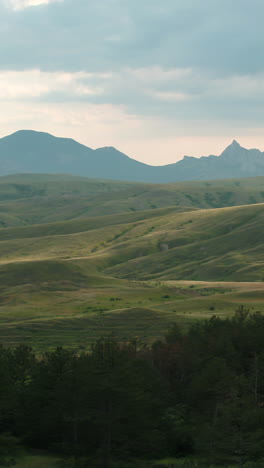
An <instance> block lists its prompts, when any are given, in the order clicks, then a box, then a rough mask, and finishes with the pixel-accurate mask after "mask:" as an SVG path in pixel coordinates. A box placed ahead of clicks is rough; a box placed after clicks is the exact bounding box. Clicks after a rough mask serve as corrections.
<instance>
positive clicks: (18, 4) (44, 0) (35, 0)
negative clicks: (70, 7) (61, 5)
mask: <svg viewBox="0 0 264 468" xmlns="http://www.w3.org/2000/svg"><path fill="white" fill-rule="evenodd" d="M62 1H63V0H6V5H7V6H10V7H11V8H12V9H13V10H24V9H25V8H28V7H34V6H39V5H48V4H49V3H53V2H62Z"/></svg>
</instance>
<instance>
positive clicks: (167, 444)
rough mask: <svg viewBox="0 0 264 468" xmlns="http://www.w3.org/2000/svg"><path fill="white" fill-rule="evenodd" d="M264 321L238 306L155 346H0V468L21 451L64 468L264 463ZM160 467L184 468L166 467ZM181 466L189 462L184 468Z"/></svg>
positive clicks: (110, 342)
mask: <svg viewBox="0 0 264 468" xmlns="http://www.w3.org/2000/svg"><path fill="white" fill-rule="evenodd" d="M263 343H264V317H263V316H262V315H261V314H260V313H254V314H250V313H249V312H248V311H247V310H245V309H244V308H243V307H241V308H239V309H238V310H237V312H236V313H235V315H234V316H233V317H232V318H230V319H225V320H221V319H219V318H216V317H212V318H210V319H209V320H207V321H201V322H199V323H196V324H194V325H192V326H191V328H190V329H189V330H188V331H186V333H183V332H181V330H180V328H179V327H178V326H177V324H175V325H174V326H173V327H172V328H171V329H170V330H169V331H168V333H167V334H166V336H165V337H164V339H163V340H162V341H158V342H155V343H154V344H153V345H152V346H147V345H145V344H144V343H142V342H140V341H139V340H137V339H135V340H134V341H131V342H120V341H118V340H117V339H116V338H115V337H114V336H110V337H107V338H105V337H104V338H102V339H100V340H98V341H97V342H96V344H95V345H94V346H93V347H92V349H91V351H90V352H84V353H82V354H75V353H74V352H73V351H70V350H68V349H63V348H58V349H56V350H55V351H52V352H48V353H46V354H44V355H43V356H36V355H35V354H34V352H33V351H32V350H31V349H30V348H28V347H26V346H19V347H17V348H16V349H8V348H4V347H2V348H1V349H0V379H1V387H0V430H1V435H0V450H1V452H0V453H1V461H0V464H1V465H0V466H11V465H12V463H15V459H16V446H17V445H18V446H19V445H23V446H24V447H28V448H30V449H40V450H43V451H48V452H49V453H55V454H57V455H58V456H59V457H60V459H61V463H60V466H61V467H69V468H72V467H74V468H77V467H80V468H85V467H103V468H110V467H120V468H121V467H122V468H125V467H136V466H138V467H145V466H159V465H154V462H155V460H160V459H163V458H168V457H171V458H173V459H174V460H176V462H175V463H177V459H185V460H186V465H183V466H190V467H191V466H193V467H209V466H210V467H211V466H218V465H219V466H221V467H222V466H246V467H262V466H264V443H263V440H264V345H263ZM160 466H178V465H177V464H175V465H174V464H173V465H169V464H164V465H160ZM181 466H182V465H181Z"/></svg>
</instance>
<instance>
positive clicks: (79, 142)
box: [0, 128, 261, 167]
mask: <svg viewBox="0 0 264 468" xmlns="http://www.w3.org/2000/svg"><path fill="white" fill-rule="evenodd" d="M22 132H25V133H27V132H28V133H30V132H32V133H43V134H46V135H49V136H52V137H54V138H58V139H69V140H74V141H75V142H76V143H78V144H81V145H83V146H86V147H87V148H90V149H92V150H94V151H95V150H99V149H104V148H113V149H115V150H116V151H119V152H120V153H123V154H124V155H125V156H128V157H129V158H130V159H134V160H135V161H138V162H142V163H143V164H146V165H148V166H157V167H158V166H166V165H170V164H176V163H177V162H179V161H182V160H183V159H184V158H185V157H191V158H192V157H193V158H196V159H200V158H203V157H205V158H206V157H209V156H216V157H219V156H221V154H222V153H223V152H224V151H225V150H226V149H227V148H228V147H229V146H232V145H233V144H234V143H235V144H237V145H238V146H240V148H243V149H246V150H248V151H249V150H259V151H261V150H260V149H259V148H257V147H256V146H255V147H249V148H246V147H245V146H244V145H241V144H240V142H239V141H238V140H237V139H234V138H233V139H232V141H229V143H228V144H227V146H225V147H224V148H222V150H221V151H220V153H219V154H216V152H211V153H210V154H207V155H205V154H202V155H195V154H189V155H187V154H184V155H183V156H182V157H179V158H178V159H176V160H175V161H174V162H169V163H165V164H151V163H146V162H145V161H142V160H140V159H139V158H137V157H135V156H131V155H129V154H127V153H125V152H124V151H122V150H121V149H120V148H117V147H115V146H112V145H106V146H98V147H94V148H93V147H92V146H91V145H87V144H85V143H83V142H81V141H78V140H76V139H75V138H72V137H70V136H63V135H55V134H54V133H50V132H45V131H42V130H34V129H32V128H31V129H26V128H21V129H19V130H15V131H14V132H12V133H9V134H7V135H4V136H0V140H1V139H4V138H8V137H11V136H13V135H15V134H16V133H22Z"/></svg>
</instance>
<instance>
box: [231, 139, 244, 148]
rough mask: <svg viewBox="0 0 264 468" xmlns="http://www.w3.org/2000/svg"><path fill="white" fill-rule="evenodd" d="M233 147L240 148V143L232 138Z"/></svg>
mask: <svg viewBox="0 0 264 468" xmlns="http://www.w3.org/2000/svg"><path fill="white" fill-rule="evenodd" d="M230 146H232V147H233V148H241V145H240V144H239V143H238V141H237V140H233V141H232V143H231V145H230Z"/></svg>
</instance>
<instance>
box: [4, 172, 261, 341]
mask: <svg viewBox="0 0 264 468" xmlns="http://www.w3.org/2000/svg"><path fill="white" fill-rule="evenodd" d="M262 185H263V187H264V178H262V177H259V178H255V179H241V180H229V181H228V180H227V181H213V182H192V183H184V184H183V183H181V184H174V185H173V184H171V185H167V186H166V185H148V184H131V183H116V182H109V181H96V180H93V181H92V180H89V179H83V178H78V177H70V176H38V175H23V176H12V177H11V176H10V177H3V178H1V179H0V198H2V202H1V204H0V213H2V214H3V213H5V216H7V217H8V216H9V217H12V219H13V221H14V222H13V227H3V228H2V229H0V251H1V257H0V312H1V313H0V320H1V331H0V338H1V341H2V342H3V343H6V344H12V345H16V344H18V343H20V342H23V343H27V344H30V345H33V346H36V347H37V348H39V349H40V350H42V349H47V348H53V347H55V346H57V345H67V346H71V347H74V348H76V349H82V348H87V347H88V346H89V345H90V343H91V342H92V341H93V340H94V339H96V338H97V337H98V336H100V335H104V334H106V333H109V332H111V331H113V332H114V333H116V334H117V335H118V336H120V337H121V338H122V339H128V338H129V337H132V336H138V337H140V338H142V339H145V340H150V341H152V340H154V339H156V338H158V337H160V336H162V335H163V334H164V332H165V330H166V329H167V328H168V326H169V325H170V324H171V323H172V322H174V321H178V322H180V323H181V324H182V326H183V327H186V326H188V325H189V324H190V323H191V322H192V321H193V320H197V319H200V318H206V317H209V316H211V315H212V314H215V315H220V316H225V315H226V314H232V313H233V312H234V310H235V309H236V308H237V306H238V305H242V304H243V305H245V306H246V307H249V308H251V309H252V310H260V311H262V310H264V283H263V281H264V248H263V232H264V204H262V203H257V204H256V203H254V204H246V205H243V204H242V205H241V206H232V207H224V208H219V207H218V208H212V207H211V206H209V207H208V206H207V207H206V209H205V208H204V206H203V205H204V204H205V199H207V200H209V198H210V200H211V201H212V197H216V195H217V197H218V201H219V200H220V198H221V199H222V202H224V199H225V200H226V203H227V201H228V202H229V203H231V202H232V203H233V204H234V205H237V204H238V202H240V203H243V202H247V203H249V202H250V200H251V201H252V202H253V201H256V199H257V200H258V201H259V200H260V199H262V198H263V197H262V194H264V191H262V190H261V189H262V188H263V187H262ZM143 189H144V190H143ZM226 191H230V193H232V196H231V195H230V196H229V197H228V200H227V199H226V198H224V197H226V195H225V196H224V195H223V194H224V193H226ZM75 192H76V193H75ZM253 192H254V194H255V195H254V197H255V199H254V200H253V199H252V197H253V195H252V194H253ZM74 193H75V194H74ZM128 193H130V195H131V199H132V198H133V200H134V203H138V201H139V199H140V200H141V201H142V200H143V201H144V203H143V202H142V204H141V205H140V204H138V205H137V206H136V205H133V206H134V208H133V210H130V209H129V208H128V205H125V204H126V203H128V202H129V203H130V201H131V199H129V198H127V197H128ZM132 193H133V196H132ZM186 194H187V195H188V196H189V201H190V196H193V197H194V199H195V200H196V203H193V204H192V206H184V205H186V204H187V199H186ZM191 194H192V195H191ZM206 194H207V195H206ZM208 194H210V196H209V195H208ZM220 195H221V196H220ZM8 197H9V198H8ZM89 197H90V198H89ZM155 197H156V198H155ZM173 197H174V198H173ZM179 197H180V198H179ZM208 197H209V198H208ZM219 197H220V198H219ZM236 197H237V198H236ZM250 197H251V199H250ZM261 197H262V198H261ZM92 198H93V200H92ZM187 198H188V197H187ZM214 199H215V198H214ZM153 200H156V201H155V203H156V204H157V205H155V206H159V208H154V205H153V206H152V207H150V202H153ZM63 203H65V205H63ZM83 203H84V204H85V203H90V206H91V207H92V208H93V210H94V211H93V214H94V215H95V214H96V216H88V215H87V213H88V211H89V210H88V211H87V210H86V211H83V212H82V213H81V210H82V208H83V206H84V205H83ZM105 204H106V205H105ZM195 204H196V206H194V205H195ZM211 204H212V203H211ZM62 205H63V209H62ZM190 205H191V204H190ZM198 205H200V209H199V206H198ZM103 206H104V207H106V213H108V214H105V211H104V210H105V208H103ZM135 206H136V208H135ZM76 207H78V209H79V211H78V210H77V208H76ZM146 207H148V209H147V210H146V209H145V208H146ZM201 207H202V208H201ZM114 208H115V209H116V211H117V213H115V214H114V213H113V212H114ZM23 210H24V211H23ZM27 210H28V211H27ZM32 210H33V211H34V210H35V213H37V215H36V217H34V216H35V215H34V216H33V214H32V213H33V211H32ZM122 210H123V211H124V212H123V213H121V212H120V211H122ZM66 215H67V216H66ZM56 217H57V218H56ZM67 217H68V218H70V219H68V220H66V218H67ZM55 218H56V219H58V220H57V221H56V222H47V221H50V220H51V219H55ZM3 219H4V218H3ZM10 219H11V218H10ZM36 222H38V223H41V224H36ZM2 224H3V223H2ZM10 224H11V225H12V222H10ZM15 224H16V226H15ZM25 224H27V225H25ZM201 281H202V282H201Z"/></svg>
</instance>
